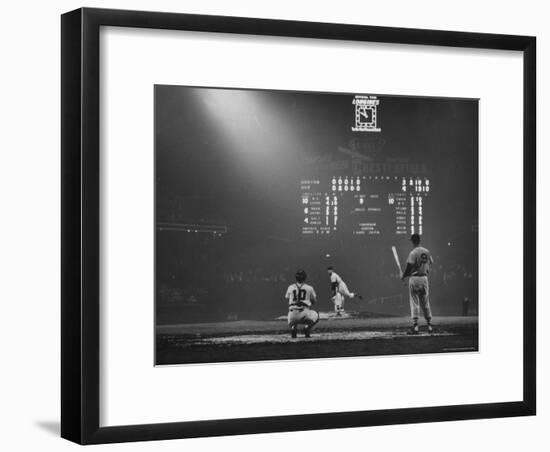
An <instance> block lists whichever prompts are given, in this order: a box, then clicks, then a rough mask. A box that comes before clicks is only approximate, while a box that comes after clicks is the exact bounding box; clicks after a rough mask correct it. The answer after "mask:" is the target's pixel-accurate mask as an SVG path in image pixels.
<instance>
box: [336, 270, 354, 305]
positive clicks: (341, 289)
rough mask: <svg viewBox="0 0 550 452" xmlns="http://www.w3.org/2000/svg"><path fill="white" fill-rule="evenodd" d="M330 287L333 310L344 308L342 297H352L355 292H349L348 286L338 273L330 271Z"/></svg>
mask: <svg viewBox="0 0 550 452" xmlns="http://www.w3.org/2000/svg"><path fill="white" fill-rule="evenodd" d="M330 287H331V292H332V302H333V303H334V310H335V311H336V312H340V311H343V310H344V297H348V298H353V297H355V294H354V293H352V292H350V291H349V289H348V286H347V285H346V283H345V282H344V280H343V279H342V278H340V275H338V274H337V273H336V272H332V274H331V275H330Z"/></svg>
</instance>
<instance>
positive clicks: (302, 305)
mask: <svg viewBox="0 0 550 452" xmlns="http://www.w3.org/2000/svg"><path fill="white" fill-rule="evenodd" d="M285 298H286V299H287V300H288V325H289V326H290V327H291V328H292V327H293V326H297V325H300V324H303V325H308V326H309V327H310V328H311V327H312V326H313V325H315V324H316V323H317V322H318V321H319V313H318V312H317V311H314V310H313V309H311V306H312V305H313V303H314V302H315V301H316V300H317V294H316V293H315V290H314V289H313V287H311V286H310V285H309V284H300V283H294V284H291V285H290V286H288V289H287V290H286V295H285Z"/></svg>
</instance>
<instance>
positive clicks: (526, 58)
mask: <svg viewBox="0 0 550 452" xmlns="http://www.w3.org/2000/svg"><path fill="white" fill-rule="evenodd" d="M102 26H116V27H134V28H148V29H165V30H188V31H203V32H221V33H236V34H247V35H263V36H286V37H303V38H318V39H328V40H348V41H369V42H379V43H397V44H420V45H430V46H449V47H462V48H478V49H498V50H516V51H521V52H523V76H524V78H523V94H524V99H523V111H524V113H523V134H524V141H523V165H524V174H523V181H524V182H523V184H524V185H523V190H524V212H523V215H524V217H523V227H524V229H523V246H524V250H525V252H524V262H523V281H524V286H523V400H519V401H510V402H502V403H484V404H473V405H456V406H432V407H421V408H403V409H385V410H374V411H372V410H371V411H355V412H344V413H323V414H310V415H292V416H274V417H259V418H244V419H219V420H212V421H193V422H174V423H158V424H144V425H123V426H109V427H100V425H99V419H100V416H99V414H100V398H99V396H100V374H99V365H100V355H99V339H100V337H99V331H100V328H99V327H100V312H99V295H100V291H99V287H100V286H99V284H100V259H99V243H100V242H99V238H100V237H99V226H100V224H99V220H100V197H99V193H100V165H99V163H100V162H99V144H100V143H99V124H100V109H99V102H100V100H99V92H100V86H99V83H100V46H99V36H100V27H102ZM61 54H62V58H61V75H62V77H61V84H62V89H61V123H62V128H61V173H62V185H61V189H62V190H61V192H62V194H61V203H62V221H61V234H62V250H61V254H62V256H61V257H62V259H61V269H62V278H61V436H62V437H63V438H66V439H68V440H71V441H74V442H76V443H79V444H98V443H114V442H124V441H145V440H161V439H174V438H191V437H202V436H220V435H238V434H251V433H268V432H281V431H296V430H314V429H327V428H346V427H360V426H375V425H389V424H403V423H418V422H439V421H451V420H464V419H481V418H497V417H511V416H528V415H534V414H536V179H535V176H536V168H535V165H536V158H535V156H536V154H535V152H536V141H535V136H536V124H535V117H536V38H535V37H530V36H511V35H497V34H485V33H464V32H453V31H435V30H419V29H405V28H391V27H373V26H364V25H344V24H328V23H313V22H297V21H287V20H268V19H253V18H240V17H223V16H204V15H194V14H175V13H160V12H143V11H123V10H108V9H91V8H81V9H78V10H75V11H72V12H68V13H66V14H63V15H62V18H61Z"/></svg>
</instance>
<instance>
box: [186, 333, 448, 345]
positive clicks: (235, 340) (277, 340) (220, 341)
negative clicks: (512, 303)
mask: <svg viewBox="0 0 550 452" xmlns="http://www.w3.org/2000/svg"><path fill="white" fill-rule="evenodd" d="M437 336H456V334H454V333H448V332H445V331H441V332H437V333H434V334H427V333H421V334H416V335H408V334H407V332H406V331H330V332H320V333H315V332H312V334H311V338H305V337H304V336H303V334H300V333H299V334H298V338H297V339H292V338H291V337H290V334H288V333H284V334H282V333H278V334H277V333H274V334H243V335H234V336H217V337H208V338H197V339H194V340H192V341H190V342H191V343H192V344H193V345H200V344H204V345H207V344H210V345H245V344H246V345H252V344H284V343H293V342H297V341H307V342H330V341H364V340H371V339H396V338H410V339H411V340H414V339H416V338H420V337H437Z"/></svg>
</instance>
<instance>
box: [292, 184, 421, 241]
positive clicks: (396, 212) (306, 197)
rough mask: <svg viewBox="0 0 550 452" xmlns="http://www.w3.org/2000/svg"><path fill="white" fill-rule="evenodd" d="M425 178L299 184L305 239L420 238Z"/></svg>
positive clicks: (302, 231) (302, 230)
mask: <svg viewBox="0 0 550 452" xmlns="http://www.w3.org/2000/svg"><path fill="white" fill-rule="evenodd" d="M430 189H431V187H430V179H429V178H427V177H418V176H395V175H392V176H384V175H380V176H332V177H330V178H327V179H326V180H325V179H316V178H312V179H302V180H301V181H300V196H301V199H300V208H301V210H302V213H303V222H302V227H301V233H302V235H304V236H316V237H319V236H321V237H322V236H325V237H326V236H349V235H353V236H358V237H361V236H381V235H387V234H388V233H389V234H414V233H418V234H422V232H423V227H424V215H425V207H426V200H427V199H428V197H429V195H430Z"/></svg>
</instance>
